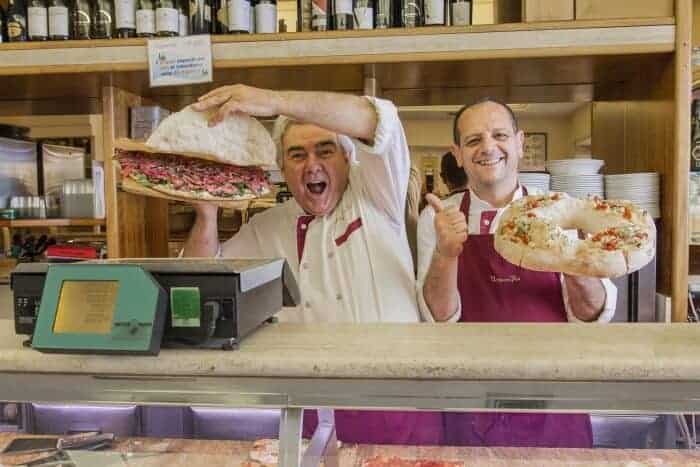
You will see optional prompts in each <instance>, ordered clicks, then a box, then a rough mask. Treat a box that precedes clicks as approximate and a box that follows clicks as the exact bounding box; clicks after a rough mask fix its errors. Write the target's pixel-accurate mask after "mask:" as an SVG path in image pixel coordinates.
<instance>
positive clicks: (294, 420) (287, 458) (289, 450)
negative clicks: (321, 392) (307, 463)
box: [279, 408, 303, 467]
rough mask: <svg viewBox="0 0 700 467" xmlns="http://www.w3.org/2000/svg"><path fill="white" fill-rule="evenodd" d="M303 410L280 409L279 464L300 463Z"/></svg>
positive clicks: (290, 464) (292, 464)
mask: <svg viewBox="0 0 700 467" xmlns="http://www.w3.org/2000/svg"><path fill="white" fill-rule="evenodd" d="M302 414H303V410H302V409H299V408H285V409H282V417H281V419H280V438H279V439H280V450H279V466H280V467H296V466H298V465H300V464H301V424H302Z"/></svg>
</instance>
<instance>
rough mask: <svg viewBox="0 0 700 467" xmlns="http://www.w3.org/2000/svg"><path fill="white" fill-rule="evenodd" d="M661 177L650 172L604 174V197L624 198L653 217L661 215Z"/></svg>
mask: <svg viewBox="0 0 700 467" xmlns="http://www.w3.org/2000/svg"><path fill="white" fill-rule="evenodd" d="M660 185H661V179H660V177H659V174H657V173H652V172H645V173H633V174H621V175H606V176H605V197H606V198H608V199H626V200H629V201H632V202H633V203H634V204H636V205H637V206H639V207H640V208H642V209H646V210H647V211H648V212H649V215H650V216H651V217H653V218H654V219H657V218H659V217H661V204H660V201H661V186H660Z"/></svg>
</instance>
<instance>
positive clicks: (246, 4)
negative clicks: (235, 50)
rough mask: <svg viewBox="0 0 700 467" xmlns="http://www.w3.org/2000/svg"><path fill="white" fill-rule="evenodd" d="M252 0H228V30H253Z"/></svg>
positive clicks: (239, 31)
mask: <svg viewBox="0 0 700 467" xmlns="http://www.w3.org/2000/svg"><path fill="white" fill-rule="evenodd" d="M251 12H252V9H251V5H250V0H228V31H229V32H230V33H233V34H248V33H249V32H251V26H252V22H251Z"/></svg>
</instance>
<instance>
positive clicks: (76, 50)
mask: <svg viewBox="0 0 700 467" xmlns="http://www.w3.org/2000/svg"><path fill="white" fill-rule="evenodd" d="M674 40H675V25H674V21H673V19H672V18H670V19H669V18H658V19H651V20H610V21H568V22H556V23H536V24H501V25H488V26H470V27H460V26H455V27H438V28H419V29H395V30H386V31H381V30H372V31H335V32H323V33H283V34H254V35H251V36H247V37H242V36H231V35H222V36H214V38H213V46H212V55H213V59H214V67H215V68H218V69H222V68H244V67H261V66H262V67H269V66H275V67H280V66H297V65H329V64H350V63H354V64H360V63H374V62H381V63H399V62H407V61H444V60H472V59H481V58H489V59H493V58H523V57H555V56H567V57H570V56H582V55H610V54H615V55H623V54H643V53H660V52H671V51H673V50H674V48H675V44H674ZM0 63H2V67H1V68H0V76H2V75H4V76H12V75H28V74H45V73H91V72H110V71H111V72H114V71H144V70H147V69H148V62H147V46H146V41H145V40H144V39H121V40H119V39H115V40H110V41H65V42H43V43H32V42H29V43H23V44H2V45H0Z"/></svg>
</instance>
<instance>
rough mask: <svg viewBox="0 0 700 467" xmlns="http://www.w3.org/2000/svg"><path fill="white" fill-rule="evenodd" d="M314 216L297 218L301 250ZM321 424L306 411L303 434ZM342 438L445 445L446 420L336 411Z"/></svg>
mask: <svg viewBox="0 0 700 467" xmlns="http://www.w3.org/2000/svg"><path fill="white" fill-rule="evenodd" d="M313 220H314V216H300V217H299V218H298V219H297V253H298V255H299V262H301V258H302V256H303V254H304V245H305V244H306V232H307V231H308V229H309V224H310V223H311V222H312V221H313ZM317 425H318V415H317V413H316V410H313V409H310V410H304V429H303V436H304V437H305V438H310V437H311V436H312V435H313V433H314V431H315V430H316V426H317ZM335 428H336V434H337V436H338V440H340V441H343V442H345V443H360V444H404V445H442V444H444V441H445V437H444V420H443V416H442V413H440V412H402V411H390V412H386V411H377V410H374V411H369V410H336V411H335Z"/></svg>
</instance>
